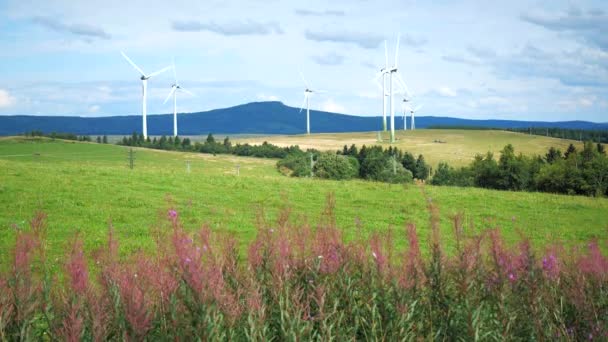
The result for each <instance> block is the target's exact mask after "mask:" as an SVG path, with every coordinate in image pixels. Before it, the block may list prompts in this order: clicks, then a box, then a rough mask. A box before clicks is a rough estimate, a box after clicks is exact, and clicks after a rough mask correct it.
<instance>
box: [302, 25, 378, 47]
mask: <svg viewBox="0 0 608 342" xmlns="http://www.w3.org/2000/svg"><path fill="white" fill-rule="evenodd" d="M304 36H305V37H306V39H308V40H313V41H317V42H333V43H347V44H355V45H358V46H359V47H361V48H364V49H375V48H377V47H378V46H379V45H380V43H382V41H383V40H384V38H383V37H382V36H381V35H377V34H373V33H366V32H353V31H310V30H308V31H306V32H305V34H304Z"/></svg>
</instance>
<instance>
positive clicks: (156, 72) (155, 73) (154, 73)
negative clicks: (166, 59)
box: [148, 65, 173, 78]
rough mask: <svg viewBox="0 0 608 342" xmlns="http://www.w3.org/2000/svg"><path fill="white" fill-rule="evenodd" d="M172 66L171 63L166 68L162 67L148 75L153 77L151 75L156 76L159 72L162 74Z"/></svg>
mask: <svg viewBox="0 0 608 342" xmlns="http://www.w3.org/2000/svg"><path fill="white" fill-rule="evenodd" d="M171 68H173V67H172V66H171V65H169V66H168V67H164V68H162V69H160V70H158V71H155V72H153V73H151V74H150V75H148V78H151V77H153V76H156V75H158V74H162V73H163V72H165V71H167V70H169V69H171Z"/></svg>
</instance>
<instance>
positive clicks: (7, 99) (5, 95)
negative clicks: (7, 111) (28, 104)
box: [0, 89, 16, 108]
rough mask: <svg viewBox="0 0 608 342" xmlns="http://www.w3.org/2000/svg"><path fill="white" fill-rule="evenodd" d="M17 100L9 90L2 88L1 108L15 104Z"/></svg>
mask: <svg viewBox="0 0 608 342" xmlns="http://www.w3.org/2000/svg"><path fill="white" fill-rule="evenodd" d="M15 102H16V100H15V98H14V97H12V96H11V94H9V92H8V91H7V90H4V89H0V108H8V107H11V106H13V105H14V104H15Z"/></svg>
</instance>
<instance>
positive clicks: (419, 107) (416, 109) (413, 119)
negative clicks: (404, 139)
mask: <svg viewBox="0 0 608 342" xmlns="http://www.w3.org/2000/svg"><path fill="white" fill-rule="evenodd" d="M420 109H422V105H418V106H417V107H416V108H414V109H412V108H411V107H408V110H409V111H410V113H412V120H411V121H412V123H411V124H410V127H411V128H410V129H411V130H412V131H413V130H415V129H416V118H415V116H414V114H415V113H416V112H417V111H419V110H420Z"/></svg>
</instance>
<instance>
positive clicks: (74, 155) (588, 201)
mask: <svg viewBox="0 0 608 342" xmlns="http://www.w3.org/2000/svg"><path fill="white" fill-rule="evenodd" d="M420 132H423V131H420ZM408 133H409V132H408ZM490 133H495V132H476V131H473V132H471V134H474V135H475V136H478V134H490ZM415 134H416V135H419V134H420V136H422V135H423V134H427V135H428V134H430V133H429V132H423V133H417V132H416V133H415ZM446 134H447V133H446ZM452 134H454V138H446V137H445V136H444V137H442V139H446V140H448V142H449V141H453V142H456V141H457V140H456V136H458V134H459V133H458V132H452ZM370 135H371V133H370ZM514 136H518V135H514ZM429 138H430V136H429ZM526 138H528V137H526ZM463 139H464V138H463ZM469 139H470V138H466V139H465V140H469ZM529 139H532V137H529ZM486 141H487V140H486ZM503 142H506V141H503ZM503 142H496V143H495V144H496V146H497V148H498V146H501V145H503ZM513 142H514V143H515V145H516V148H517V142H516V141H515V140H514V141H513ZM340 144H342V143H340ZM562 144H564V143H562ZM441 146H449V144H443V145H441ZM560 146H561V145H560ZM403 147H405V146H403ZM467 148H468V149H471V148H472V147H467ZM134 150H135V151H136V152H135V158H136V159H135V168H134V169H132V170H131V169H130V168H129V167H128V164H129V163H128V158H127V156H128V154H127V151H128V148H125V147H121V146H115V145H100V144H94V143H78V142H65V141H51V140H48V139H34V140H28V139H24V138H2V139H0V170H1V171H0V250H3V251H7V250H9V248H11V246H12V245H13V243H14V237H15V232H16V229H20V228H23V227H25V226H27V222H28V220H29V219H30V218H31V217H32V216H33V214H34V212H35V211H36V210H42V211H44V212H45V213H47V214H48V226H49V230H48V234H49V235H48V243H49V254H50V257H51V258H57V260H58V259H59V258H60V257H61V256H62V255H63V254H64V253H65V250H66V249H65V247H66V246H67V245H68V243H69V241H70V239H71V238H72V236H73V235H74V233H76V232H80V233H81V236H82V237H83V239H84V243H85V250H87V251H91V250H94V249H95V248H97V247H100V246H101V245H102V244H103V243H104V242H105V241H106V234H107V227H108V222H109V221H111V222H112V224H113V226H114V227H115V229H116V232H117V234H118V238H119V240H120V241H121V252H123V253H129V252H131V251H134V250H138V249H144V250H145V249H148V248H150V247H151V246H152V245H153V241H152V238H151V235H150V228H151V227H153V226H154V225H155V224H156V223H157V222H158V219H159V217H162V218H164V217H165V216H166V213H167V208H168V207H169V206H172V207H175V208H176V210H177V211H178V212H179V215H180V219H181V220H182V221H183V222H184V223H185V225H186V227H187V228H188V229H190V230H195V229H198V228H199V227H200V225H201V224H202V223H205V222H207V223H209V224H210V225H211V228H212V229H213V230H215V231H227V232H232V233H234V234H235V236H236V237H237V238H238V239H239V240H240V241H243V242H249V241H251V239H252V238H253V237H254V236H255V222H256V214H257V213H258V212H259V211H260V208H262V209H263V210H264V213H265V215H266V217H267V218H269V219H274V218H276V215H277V213H278V211H279V210H280V209H281V208H283V207H285V206H289V207H291V208H292V210H293V216H292V219H293V220H299V221H300V222H301V221H302V220H308V221H309V222H311V224H314V223H315V222H317V220H318V219H319V217H320V215H321V213H322V211H323V208H324V206H325V201H326V196H327V194H328V193H333V194H334V195H335V200H336V210H335V213H336V220H337V224H338V226H339V227H340V228H341V229H343V230H344V233H345V236H346V237H347V238H352V237H355V236H357V235H358V234H364V235H366V234H369V233H370V232H372V231H380V230H386V229H388V228H389V227H393V228H395V229H397V233H398V234H396V236H397V237H398V238H397V244H398V245H399V244H400V243H401V244H402V243H403V241H405V240H404V235H405V234H404V233H403V227H404V225H405V224H406V223H408V222H413V223H415V224H416V225H417V226H418V230H419V232H420V235H421V237H422V239H423V240H422V245H423V247H424V246H425V244H426V241H425V240H424V239H425V238H427V237H428V232H429V229H430V228H429V224H428V222H429V213H428V211H427V210H426V206H427V200H429V199H430V200H431V201H432V202H433V203H435V204H436V205H437V206H438V207H439V209H440V215H441V224H442V227H441V229H442V231H443V232H445V234H446V236H451V233H450V232H451V227H450V217H452V216H453V215H455V214H457V213H463V214H464V215H465V225H466V226H467V227H472V229H473V230H475V231H479V230H482V229H486V228H493V227H501V228H502V229H503V232H504V234H505V236H506V238H507V240H515V239H517V238H518V236H519V235H518V234H519V232H520V231H521V232H523V233H524V234H525V235H527V236H529V237H530V238H531V239H532V241H533V242H534V243H535V244H536V245H537V246H540V245H544V244H547V243H550V242H551V241H556V240H562V241H564V242H566V243H578V242H583V241H588V240H589V239H591V238H593V237H600V238H601V237H605V236H607V235H606V234H607V233H608V200H606V199H595V198H587V197H570V196H561V195H551V194H537V193H516V192H500V191H489V190H482V189H473V188H468V189H461V188H451V187H432V186H424V187H423V188H422V186H419V185H407V186H403V185H390V184H383V183H375V182H367V181H342V182H340V181H321V180H316V179H301V178H289V177H285V176H282V175H280V174H279V173H278V172H277V171H276V168H275V163H276V161H275V160H265V159H255V158H243V157H234V156H225V155H218V156H212V155H205V154H193V153H179V152H166V151H154V150H146V149H134ZM427 154H428V153H426V152H425V156H426V155H427ZM428 155H429V157H430V154H428ZM187 162H189V164H190V172H189V173H188V172H187V166H186V165H187ZM237 165H238V166H239V167H240V175H239V176H237V175H236V167H237ZM423 190H424V192H425V193H426V196H427V197H428V198H425V195H424V194H423ZM358 226H360V227H361V228H362V229H358V228H357V227H358ZM400 241H401V242H400ZM448 244H449V243H448ZM10 258H11V256H10V253H6V252H5V253H1V254H0V268H2V267H6V266H7V263H8V261H9V260H10ZM53 260H55V259H53Z"/></svg>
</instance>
